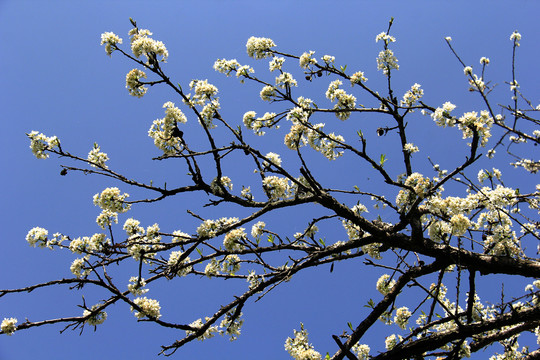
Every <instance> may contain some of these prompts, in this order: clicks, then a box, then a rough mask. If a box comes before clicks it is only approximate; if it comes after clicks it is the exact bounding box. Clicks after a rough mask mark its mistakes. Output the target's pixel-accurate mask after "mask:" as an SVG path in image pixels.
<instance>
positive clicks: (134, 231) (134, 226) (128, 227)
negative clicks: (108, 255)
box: [123, 218, 144, 237]
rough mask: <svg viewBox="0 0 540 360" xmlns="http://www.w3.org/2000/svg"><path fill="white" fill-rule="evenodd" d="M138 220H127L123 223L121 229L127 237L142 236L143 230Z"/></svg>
mask: <svg viewBox="0 0 540 360" xmlns="http://www.w3.org/2000/svg"><path fill="white" fill-rule="evenodd" d="M140 225H141V222H140V221H139V220H136V219H133V218H129V219H127V220H126V221H125V222H124V226H123V229H124V230H125V231H126V233H127V236H128V237H138V236H142V235H144V228H143V227H142V226H140Z"/></svg>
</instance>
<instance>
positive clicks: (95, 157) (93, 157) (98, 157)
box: [87, 143, 109, 169]
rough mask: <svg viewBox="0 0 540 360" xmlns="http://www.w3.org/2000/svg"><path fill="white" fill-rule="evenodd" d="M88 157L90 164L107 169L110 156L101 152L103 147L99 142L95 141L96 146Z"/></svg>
mask: <svg viewBox="0 0 540 360" xmlns="http://www.w3.org/2000/svg"><path fill="white" fill-rule="evenodd" d="M87 159H88V161H89V162H90V166H92V167H95V168H103V169H107V164H105V162H106V161H107V160H109V157H108V156H107V154H105V153H104V152H101V149H100V147H99V145H98V144H97V143H94V147H93V148H92V150H90V152H89V153H88V158H87Z"/></svg>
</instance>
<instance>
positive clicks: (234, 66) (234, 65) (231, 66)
mask: <svg viewBox="0 0 540 360" xmlns="http://www.w3.org/2000/svg"><path fill="white" fill-rule="evenodd" d="M240 67H241V65H240V63H239V62H238V61H237V60H236V59H232V60H227V59H217V60H216V61H215V62H214V70H215V71H218V72H220V73H222V74H225V75H227V76H230V75H231V72H233V71H235V72H236V71H237V70H238V69H239V68H240ZM237 76H238V74H237Z"/></svg>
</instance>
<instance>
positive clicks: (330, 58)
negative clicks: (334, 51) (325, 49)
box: [321, 55, 336, 65]
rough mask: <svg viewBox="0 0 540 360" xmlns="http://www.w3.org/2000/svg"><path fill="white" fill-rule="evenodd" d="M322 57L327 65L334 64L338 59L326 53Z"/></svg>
mask: <svg viewBox="0 0 540 360" xmlns="http://www.w3.org/2000/svg"><path fill="white" fill-rule="evenodd" d="M321 59H322V61H324V63H325V64H326V65H330V64H333V63H334V62H335V61H336V58H335V56H332V55H324V56H323V57H322V58H321Z"/></svg>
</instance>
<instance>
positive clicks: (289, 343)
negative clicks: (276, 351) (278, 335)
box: [285, 324, 322, 360]
mask: <svg viewBox="0 0 540 360" xmlns="http://www.w3.org/2000/svg"><path fill="white" fill-rule="evenodd" d="M300 328H301V330H300V331H297V330H294V339H292V338H290V337H289V338H287V340H285V350H287V352H288V353H289V355H291V356H292V357H293V358H294V359H295V360H321V359H322V357H321V354H320V353H319V352H317V351H315V349H314V348H313V345H311V344H310V343H309V339H308V332H307V330H305V329H304V324H300Z"/></svg>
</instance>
